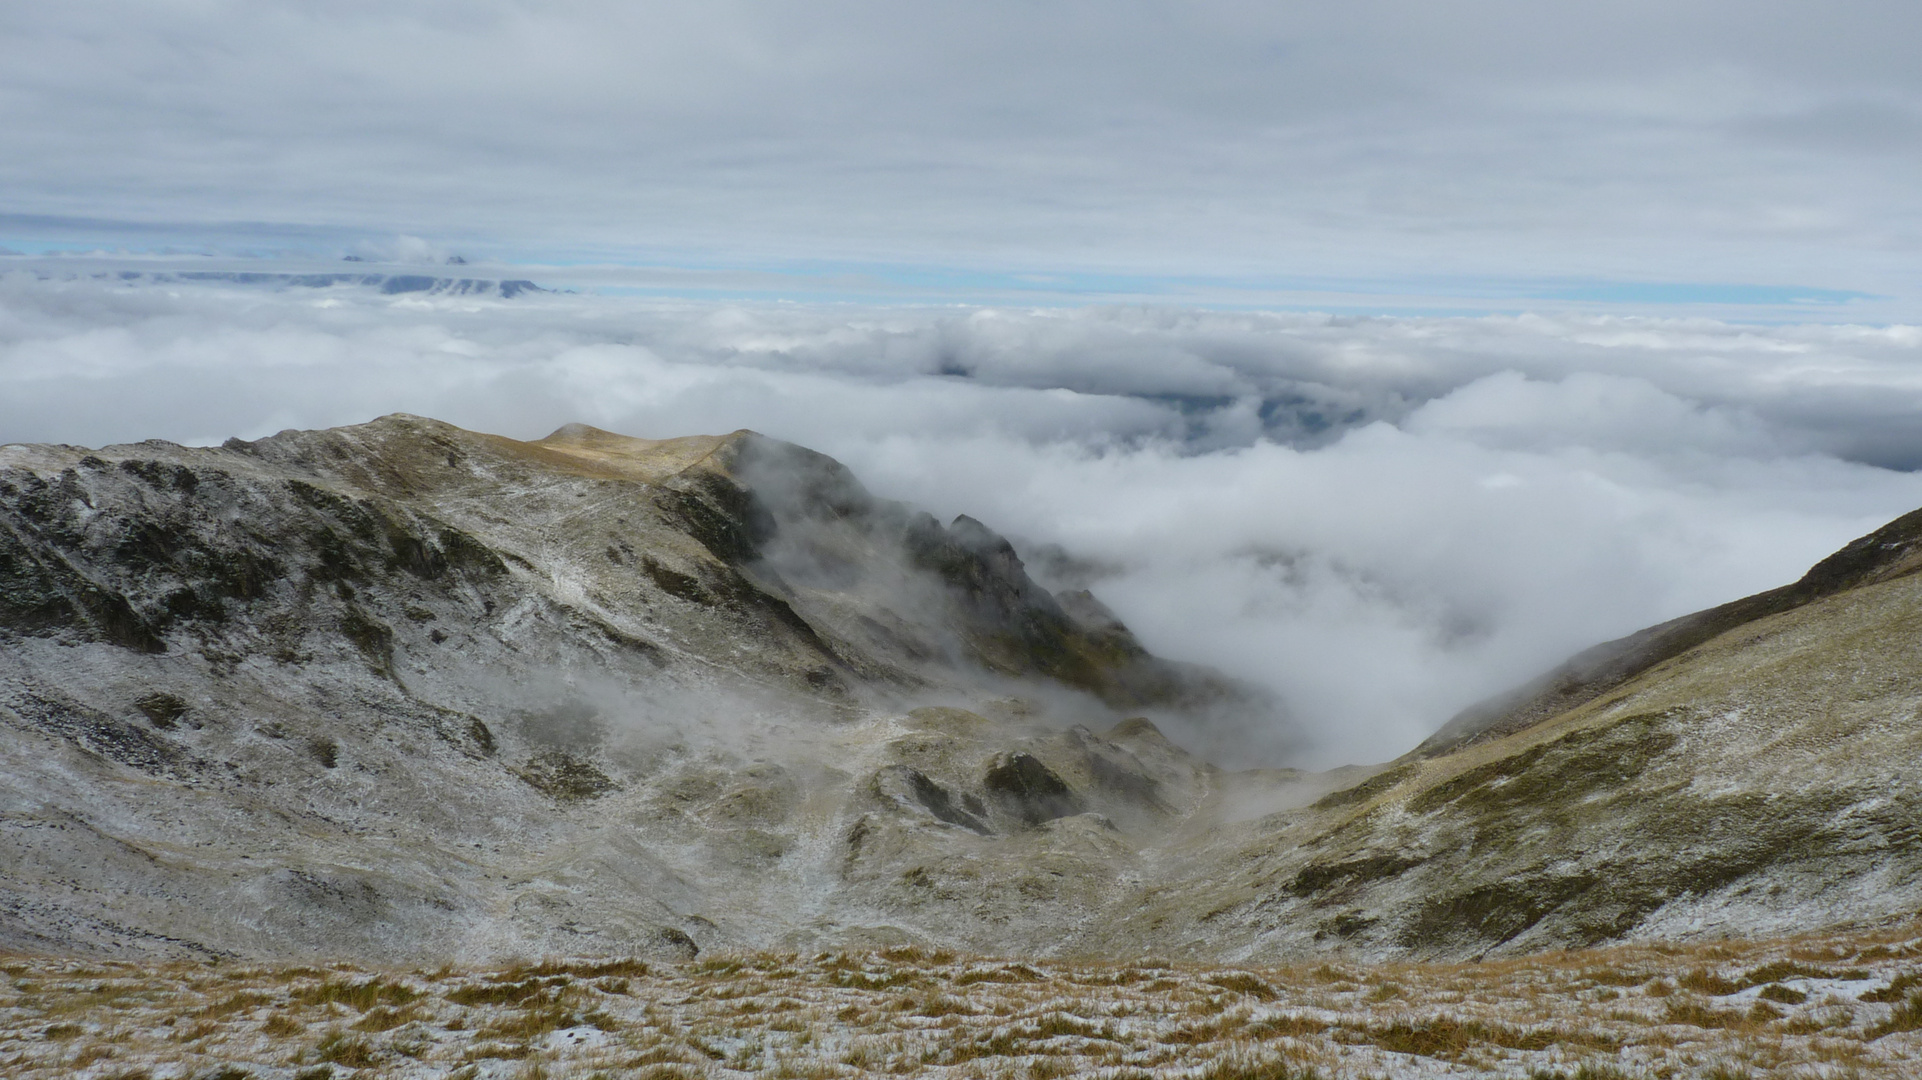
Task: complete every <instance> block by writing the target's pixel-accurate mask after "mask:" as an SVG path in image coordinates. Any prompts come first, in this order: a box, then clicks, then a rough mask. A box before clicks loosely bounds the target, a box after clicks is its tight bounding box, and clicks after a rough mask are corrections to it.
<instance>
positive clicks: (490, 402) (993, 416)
mask: <svg viewBox="0 0 1922 1080" xmlns="http://www.w3.org/2000/svg"><path fill="white" fill-rule="evenodd" d="M963 373H965V374H963ZM397 410H398V411H408V412H415V413H421V414H425V415H430V416H437V417H440V418H442V419H446V420H449V421H451V422H454V423H458V424H462V425H463V426H468V427H473V428H478V429H482V430H488V431H497V432H501V433H504V434H509V435H514V436H517V437H524V438H525V437H538V436H540V435H543V434H545V433H546V432H547V431H549V430H551V429H553V428H554V427H557V426H559V425H560V424H562V423H564V422H568V421H575V420H581V421H586V422H589V423H594V424H597V425H600V426H603V427H608V428H612V429H615V430H620V431H625V432H629V433H633V434H637V435H645V436H665V435H674V434H686V433H691V432H701V431H708V432H714V431H728V430H733V429H735V428H740V427H751V428H755V429H757V430H760V431H763V432H766V433H768V434H771V435H775V436H779V437H782V438H788V439H792V440H794V441H796V442H800V443H803V444H806V445H809V446H812V447H815V448H817V449H820V450H823V451H825V452H828V453H831V454H834V455H835V456H837V457H840V458H841V459H843V460H844V461H846V462H847V463H848V464H849V465H850V466H852V467H853V468H854V469H855V470H856V471H857V473H858V474H859V475H860V476H862V478H863V479H864V480H865V481H866V482H868V484H869V485H870V486H871V487H873V488H874V489H876V490H877V491H878V492H880V493H882V494H886V495H890V496H893V497H897V498H903V499H908V500H910V501H913V502H916V503H920V504H922V505H925V506H927V507H929V508H930V509H932V510H934V511H935V512H937V513H939V514H943V515H952V514H958V513H967V514H970V515H973V516H975V517H977V518H980V519H981V520H983V521H986V522H988V523H990V524H991V525H994V526H995V527H997V528H999V529H1001V530H1002V531H1004V532H1007V533H1008V534H1010V535H1011V536H1013V537H1014V538H1016V540H1017V542H1018V543H1019V544H1020V545H1021V547H1022V548H1023V550H1025V551H1027V552H1029V553H1035V552H1038V551H1040V550H1041V549H1042V546H1043V545H1047V544H1056V545H1060V546H1061V547H1062V548H1065V549H1066V550H1067V551H1069V552H1071V553H1073V554H1075V555H1079V556H1082V557H1084V558H1086V559H1089V560H1092V561H1093V562H1094V563H1096V564H1098V565H1101V566H1104V567H1106V568H1107V571H1106V572H1105V574H1104V576H1101V577H1099V578H1098V580H1096V581H1094V582H1093V586H1094V588H1095V590H1096V592H1097V593H1098V594H1099V595H1100V596H1101V597H1102V598H1103V599H1104V600H1106V601H1107V602H1108V603H1109V604H1110V605H1111V606H1112V607H1114V608H1115V610H1116V611H1118V612H1119V613H1120V614H1121V615H1122V616H1123V618H1124V619H1125V620H1126V621H1128V622H1129V624H1130V625H1132V626H1133V627H1134V628H1135V629H1136V631H1137V632H1138V633H1139V634H1140V635H1141V636H1142V637H1143V639H1144V640H1145V641H1147V643H1148V644H1149V645H1150V646H1151V647H1152V648H1154V649H1156V650H1157V651H1159V652H1161V653H1163V654H1165V655H1169V656H1173V657H1179V658H1183V659H1191V660H1199V661H1203V662H1207V663H1212V664H1215V665H1217V666H1219V667H1221V668H1223V669H1225V670H1228V671H1230V672H1233V673H1235V674H1237V675H1240V676H1243V677H1246V678H1250V679H1254V680H1256V681H1259V682H1262V683H1264V684H1267V685H1270V686H1273V687H1274V688H1275V689H1277V690H1278V691H1279V692H1281V693H1282V694H1283V695H1285V696H1286V697H1287V698H1288V699H1289V700H1290V701H1291V702H1292V703H1293V705H1294V707H1295V708H1296V709H1297V710H1298V712H1299V713H1300V714H1301V716H1302V717H1303V719H1304V720H1305V721H1306V722H1307V723H1308V724H1309V726H1310V728H1311V730H1312V731H1313V733H1314V734H1315V736H1316V738H1317V740H1318V747H1317V751H1316V760H1317V761H1320V762H1324V763H1325V762H1330V761H1335V760H1343V759H1372V760H1378V759H1381V758H1385V757H1390V756H1393V755H1395V754H1397V753H1400V752H1401V751H1403V750H1405V749H1407V748H1408V747H1410V746H1412V745H1413V744H1414V743H1415V742H1416V741H1418V740H1419V739H1420V738H1421V737H1422V736H1424V735H1425V734H1427V733H1428V732H1429V731H1431V730H1433V728H1434V727H1436V726H1437V725H1439V724H1440V723H1441V722H1442V721H1443V720H1444V719H1446V718H1447V716H1448V715H1449V714H1450V713H1452V712H1453V711H1454V710H1455V709H1457V708H1459V707H1460V706H1462V705H1465V704H1467V703H1469V702H1470V701H1472V700H1475V699H1477V698H1479V697H1481V696H1483V695H1486V694H1489V693H1492V692H1495V691H1497V690H1500V689H1503V688H1505V687H1506V686H1508V685H1511V684H1513V683H1515V682H1518V681H1520V680H1521V679H1524V678H1526V677H1528V676H1530V675H1532V674H1535V673H1536V672H1538V671H1539V670H1541V669H1543V668H1545V667H1547V666H1548V665H1550V664H1552V663H1555V662H1557V661H1559V660H1560V659H1561V658H1563V657H1564V656H1566V655H1567V654H1568V653H1570V652H1572V651H1574V650H1576V649H1578V648H1581V647H1583V646H1585V645H1587V644H1590V643H1592V642H1594V641H1597V640H1600V639H1602V638H1606V637H1610V636H1614V635H1618V634H1622V633H1626V632H1629V631H1632V630H1634V629H1637V628H1639V627H1641V626H1644V625H1648V624H1650V623H1653V622H1655V621H1658V620H1661V619H1665V618H1669V617H1672V616H1674V615H1678V614H1681V613H1684V612H1686V611H1690V610H1694V609H1697V608H1701V607H1705V606H1708V605H1710V604H1714V603H1718V602H1720V601H1723V600H1727V599H1731V598H1733V597H1735V596H1738V595H1742V594H1745V593H1748V592H1752V591H1755V590H1758V589H1762V588H1766V587H1770V586H1773V585H1776V584H1780V583H1782V582H1785V581H1788V580H1790V579H1792V578H1794V577H1795V576H1797V575H1799V574H1800V573H1801V572H1802V570H1804V569H1805V568H1806V567H1807V566H1808V565H1809V564H1810V563H1811V562H1813V561H1814V560H1815V559H1817V558H1819V557H1821V556H1823V555H1825V554H1827V553H1828V552H1829V551H1831V550H1833V549H1834V548H1836V547H1838V546H1840V545H1841V544H1842V543H1844V542H1846V541H1847V540H1849V539H1851V538H1853V537H1855V536H1857V535H1860V534H1861V533H1863V532H1866V531H1868V530H1869V529H1871V528H1873V527H1874V526H1876V525H1878V524H1880V523H1881V522H1882V521H1884V520H1886V519H1888V518H1890V517H1893V516H1895V515H1896V514H1898V513H1901V512H1905V511H1907V510H1910V509H1913V508H1915V507H1917V506H1922V476H1918V475H1917V474H1915V473H1910V472H1900V471H1895V470H1892V469H1889V468H1886V467H1883V466H1884V465H1886V464H1890V463H1896V464H1902V465H1905V466H1909V467H1914V466H1916V465H1918V464H1922V429H1918V427H1917V426H1916V425H1915V424H1914V422H1913V418H1914V417H1915V416H1917V415H1922V333H1919V332H1918V331H1917V330H1916V329H1915V328H1911V327H1892V328H1861V327H1846V326H1845V327H1830V326H1786V327H1753V326H1735V325H1727V324H1720V323H1712V322H1706V321H1701V320H1690V321H1662V320H1650V319H1627V318H1558V319H1549V318H1542V317H1534V316H1530V317H1522V318H1489V319H1385V318H1371V319H1355V318H1331V317H1326V316H1312V315H1258V314H1236V313H1209V312H1195V311H1177V310H1153V309H1134V308H1131V309H1115V310H1077V311H1007V310H1001V311H988V310H976V311H955V310H952V309H948V310H931V311H906V310H860V309H853V308H845V307H814V308H809V307H795V306H766V307H742V306H727V305H694V304H668V303H644V302H639V301H618V300H608V299H597V298H593V297H578V296H556V295H545V296H538V297H523V298H520V299H518V300H515V301H511V302H501V301H496V300H479V299H471V298H426V299H422V298H419V297H413V298H394V297H382V296H379V295H378V294H377V293H375V292H374V291H372V290H366V289H326V290H312V289H289V290H284V291H278V292H275V291H266V290H260V289H241V288H222V287H214V286H190V285H142V286H125V285H119V284H106V283H101V282H94V281H38V280H34V279H30V278H28V277H25V276H23V275H14V276H11V277H8V278H6V279H4V280H0V440H4V441H56V442H69V443H80V444H89V445H98V444H101V443H106V442H122V441H133V440H138V439H143V438H149V437H165V438H171V439H175V440H177V441H186V442H200V443H211V442H218V441H220V440H221V439H224V438H225V437H226V436H228V435H231V434H239V435H242V436H247V437H254V436H259V435H262V434H266V433H269V432H271V431H273V430H277V429H279V428H281V427H286V426H299V427H320V426H329V425H334V424H343V423H355V422H360V421H364V420H367V419H370V418H372V417H373V416H376V415H379V414H382V413H386V412H391V411H397ZM1223 738H1227V739H1229V740H1230V742H1229V743H1217V744H1215V745H1214V746H1212V747H1211V749H1213V750H1215V751H1216V752H1222V751H1223V750H1224V748H1225V747H1227V746H1229V745H1230V744H1232V746H1233V747H1234V748H1235V750H1236V752H1237V753H1242V754H1245V753H1247V752H1251V748H1252V752H1257V753H1258V752H1259V751H1260V749H1261V748H1262V747H1263V746H1264V745H1272V741H1269V742H1265V741H1264V738H1263V733H1261V732H1235V733H1229V734H1228V735H1224V736H1223Z"/></svg>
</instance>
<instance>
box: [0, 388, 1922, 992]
mask: <svg viewBox="0 0 1922 1080" xmlns="http://www.w3.org/2000/svg"><path fill="white" fill-rule="evenodd" d="M1907 520H1909V519H1904V521H1907ZM1901 525H1902V523H1901V522H1898V523H1897V526H1891V529H1894V530H1895V531H1894V532H1890V531H1889V530H1884V531H1883V532H1882V533H1878V534H1877V535H1876V537H1871V538H1867V539H1866V540H1865V541H1864V542H1861V543H1858V544H1857V545H1852V547H1851V548H1850V549H1849V550H1848V551H1845V552H1844V553H1843V555H1842V556H1838V560H1840V561H1839V562H1838V561H1837V560H1831V561H1830V562H1829V563H1825V564H1823V565H1824V566H1825V567H1829V568H1830V570H1832V571H1833V572H1829V571H1822V568H1820V567H1818V571H1822V572H1820V573H1812V574H1811V578H1810V579H1805V582H1804V585H1807V583H1808V582H1809V581H1814V582H1815V584H1813V585H1808V587H1806V588H1805V587H1803V585H1798V586H1795V587H1791V589H1792V590H1793V591H1792V592H1791V593H1789V594H1785V595H1787V596H1788V597H1789V599H1790V600H1793V601H1794V602H1793V603H1789V602H1786V601H1783V600H1782V598H1781V597H1779V596H1776V594H1763V596H1764V598H1751V600H1750V601H1744V602H1738V605H1731V606H1730V607H1729V608H1724V609H1716V612H1710V613H1704V615H1703V616H1697V617H1692V618H1693V619H1694V620H1695V621H1694V622H1690V621H1689V620H1683V621H1681V622H1680V623H1676V624H1669V625H1668V626H1667V627H1663V628H1656V629H1655V630H1654V631H1650V632H1646V633H1645V634H1644V635H1640V636H1638V637H1637V638H1634V639H1630V641H1631V642H1640V643H1642V644H1637V645H1633V646H1631V647H1628V648H1626V649H1623V648H1617V649H1615V651H1614V652H1613V653H1611V654H1610V655H1611V656H1613V657H1615V658H1616V659H1614V660H1609V661H1608V662H1607V663H1606V664H1604V665H1603V666H1604V667H1605V668H1606V671H1605V672H1604V673H1603V675H1600V676H1596V675H1594V674H1593V672H1590V674H1587V675H1578V676H1577V677H1574V678H1573V681H1571V679H1570V678H1567V677H1563V676H1557V677H1556V678H1557V679H1559V680H1560V681H1559V682H1555V687H1556V689H1554V690H1553V693H1556V694H1561V695H1562V696H1561V697H1555V698H1553V700H1549V699H1547V698H1541V697H1540V695H1539V694H1538V695H1537V697H1536V698H1531V699H1529V700H1530V701H1531V702H1533V704H1525V707H1522V708H1521V709H1520V711H1516V710H1515V709H1512V708H1511V709H1510V710H1509V711H1508V712H1506V713H1503V714H1502V716H1501V717H1499V718H1497V720H1496V721H1494V722H1490V723H1481V722H1480V721H1479V720H1478V721H1475V722H1473V723H1470V722H1463V723H1461V724H1458V725H1456V726H1455V727H1454V728H1453V729H1451V730H1450V732H1449V733H1447V734H1446V735H1445V737H1443V738H1441V739H1440V740H1438V741H1437V742H1435V743H1432V744H1430V745H1428V746H1427V747H1425V748H1423V749H1422V750H1420V751H1418V752H1417V753H1415V754H1411V755H1410V756H1409V757H1407V758H1405V759H1402V760H1400V761H1397V762H1393V763H1390V764H1389V765H1388V766H1377V767H1370V768H1360V769H1353V768H1351V769H1343V770H1336V771H1335V772H1333V773H1325V774H1304V773H1300V772H1297V771H1294V770H1253V771H1243V772H1225V771H1223V770H1221V769H1218V768H1216V767H1214V766H1212V765H1209V764H1208V763H1206V762H1203V761H1200V760H1197V759H1196V758H1194V757H1192V756H1190V755H1189V754H1187V753H1185V752H1183V751H1182V750H1181V748H1180V747H1179V746H1178V745H1176V743H1175V742H1173V741H1171V740H1170V739H1168V738H1167V737H1166V736H1164V735H1163V728H1164V727H1167V729H1168V730H1182V729H1181V728H1178V727H1174V726H1169V725H1190V727H1189V728H1188V729H1189V730H1192V725H1196V724H1205V723H1206V722H1207V718H1208V717H1209V716H1211V715H1214V716H1219V715H1223V714H1226V715H1229V716H1233V717H1235V718H1236V719H1237V720H1238V721H1240V722H1244V723H1247V722H1256V723H1259V722H1267V723H1285V722H1286V720H1285V717H1283V716H1281V714H1280V713H1279V710H1278V709H1277V707H1276V705H1275V703H1274V702H1273V701H1271V700H1269V699H1268V698H1266V697H1265V696H1264V695H1262V694H1260V693H1258V692H1255V691H1252V690H1250V689H1248V688H1246V687H1243V686H1240V685H1237V684H1235V683H1234V682H1232V681H1230V680H1228V679H1226V678H1225V677H1223V676H1221V675H1219V674H1216V673H1213V672H1210V671H1207V670H1205V669H1200V668H1195V667H1192V666H1187V665H1181V664H1175V663H1171V662H1168V661H1165V660H1161V659H1159V658H1156V657H1153V656H1151V655H1149V654H1148V653H1147V652H1146V651H1145V650H1144V649H1143V648H1142V647H1141V646H1140V644H1139V643H1138V642H1137V641H1136V640H1135V639H1134V637H1133V635H1132V634H1130V633H1129V632H1128V630H1127V628H1126V627H1125V626H1123V625H1122V624H1121V623H1120V622H1119V621H1118V620H1117V619H1115V618H1114V616H1113V614H1112V613H1111V612H1109V611H1108V610H1107V609H1106V608H1104V607H1102V606H1101V604H1100V602H1099V600H1097V599H1096V598H1094V597H1093V596H1090V595H1088V594H1086V593H1069V594H1063V595H1061V596H1053V595H1050V594H1049V593H1048V592H1047V591H1046V590H1045V589H1043V588H1041V587H1040V586H1039V585H1038V584H1036V583H1035V581H1034V580H1033V579H1032V578H1030V577H1029V575H1028V574H1027V572H1026V568H1025V567H1024V565H1023V563H1022V560H1021V559H1020V557H1019V555H1018V553H1017V552H1016V551H1015V549H1014V548H1013V546H1012V545H1010V544H1009V543H1008V541H1006V540H1005V539H1003V538H1002V537H1000V536H998V535H996V534H995V533H994V532H993V531H991V530H990V529H988V528H987V527H986V526H984V525H982V524H981V523H979V522H975V521H973V520H972V519H968V518H961V519H957V520H956V521H954V522H952V523H949V524H947V525H943V524H941V523H940V522H938V521H936V520H935V519H933V518H931V517H929V516H927V515H925V514H922V513H919V512H917V511H915V510H914V509H913V508H911V507H908V506H905V505H902V504H899V503H894V502H890V501H888V500H883V499H878V498H876V497H874V496H873V495H871V494H870V493H868V492H867V491H866V490H865V489H864V488H863V487H862V486H861V485H860V483H859V482H858V481H857V480H856V479H855V478H854V477H853V476H852V475H851V474H850V473H849V472H848V471H847V470H846V469H845V468H843V467H842V466H841V465H839V464H838V463H836V462H834V461H833V460H831V459H829V458H826V457H823V456H822V455H819V454H815V453H813V452H811V451H807V450H804V449H802V448H800V447H795V446H790V445H788V444H785V443H780V442H777V441H774V440H770V439H765V438H763V437H760V436H757V435H754V434H752V433H748V432H737V433H735V434H733V435H729V436H716V437H709V436H703V437H693V438H682V439H669V440H661V441H649V440H640V439H630V438H626V437H623V436H618V435H612V434H609V433H607V432H601V431H596V430H594V429H591V428H583V427H567V428H563V429H561V430H560V431H558V432H556V433H554V434H553V435H552V436H549V437H548V438H546V439H543V440H540V441H538V442H531V443H522V442H516V441H513V440H509V439H503V438H498V437H494V436H488V435H480V434H475V433H472V432H467V431H462V430H460V429H457V428H453V427H450V426H448V425H445V424H440V423H436V422H434V421H429V420H423V419H419V418H415V417H406V416H394V417H388V418H385V419H383V420H379V421H376V422H374V423H371V424H367V425H363V426H360V427H353V428H342V429H337V430H332V431H318V432H283V433H281V434H280V435H276V436H273V437H271V438H267V439H262V440H259V441H257V442H252V443H248V442H240V441H230V442H229V443H227V444H226V445H225V446H223V447H220V448H217V449H194V448H186V447H180V446H174V445H171V444H166V443H142V444H137V445H128V446H115V447H107V448H104V449H101V450H97V451H88V450H84V449H80V448H73V447H58V446H9V447H4V448H0V949H15V950H27V951H41V952H59V953H95V954H106V955H150V956H180V955H194V954H220V955H233V956H246V957H260V958H277V959H289V958H300V957H312V958H346V959H357V960H362V961H375V962H408V963H414V962H420V963H427V962H439V961H483V960H487V959H494V958H501V957H507V956H526V955H537V954H563V953H564V954H572V955H592V954H609V953H623V954H632V953H639V954H657V955H665V956H686V955H692V954H694V953H695V952H697V951H699V950H703V949H711V948H716V947H721V948H726V947H782V948H812V947H816V946H823V945H833V944H847V945H882V944H892V943H900V942H929V943H940V944H946V945H951V946H956V947H960V948H964V949H969V950H976V951H982V952H1001V953H1031V954H1060V953H1107V954H1118V955H1134V954H1141V953H1146V952H1152V953H1156V954H1159V955H1162V956H1168V957H1192V958H1196V959H1215V960H1221V959H1261V958H1276V957H1282V956H1292V955H1299V954H1302V953H1306V952H1313V951H1316V950H1328V949H1338V950H1343V951H1346V952H1350V953H1356V954H1361V955H1369V956H1382V957H1388V956H1411V955H1413V956H1432V957H1463V956H1473V955H1478V954H1481V953H1483V952H1487V951H1491V950H1494V951H1500V950H1509V951H1516V950H1522V949H1529V948H1539V947H1550V946H1558V945H1567V944H1585V943H1592V942H1598V941H1606V940H1613V939H1617V938H1624V937H1635V936H1687V935H1697V934H1717V933H1728V932H1743V931H1746V930H1755V929H1766V930H1771V931H1779V930H1786V929H1801V928H1807V927H1812V926H1816V925H1821V924H1825V923H1830V922H1837V921H1846V920H1860V919H1875V918H1880V917H1884V916H1887V915H1890V914H1893V913H1897V912H1902V911H1913V910H1914V909H1915V907H1916V906H1917V904H1918V903H1922V790H1918V787H1917V784H1918V781H1917V779H1916V778H1915V775H1914V770H1913V769H1912V767H1911V766H1912V764H1913V762H1914V761H1916V760H1917V759H1918V757H1919V756H1922V721H1919V720H1918V708H1919V703H1922V674H1918V673H1922V655H1916V650H1917V649H1918V648H1922V645H1919V644H1918V642H1922V633H1918V632H1917V631H1918V630H1922V614H1918V613H1919V612H1922V584H1918V583H1919V582H1922V576H1918V575H1913V574H1911V573H1909V572H1908V571H1909V570H1910V569H1912V568H1913V564H1914V563H1915V560H1914V559H1913V558H1911V557H1910V554H1909V553H1908V552H1909V548H1908V547H1906V546H1904V545H1906V544H1908V540H1907V539H1906V538H1907V537H1908V536H1909V533H1908V532H1904V531H1902V529H1901V528H1898V526H1901ZM1911 531H1913V530H1911ZM1878 537H1879V538H1880V539H1878ZM1858 549H1859V550H1858ZM1898 549H1899V550H1898ZM1851 553H1853V554H1851ZM1844 564H1846V565H1844ZM1778 592H1779V591H1778ZM1770 597H1773V599H1765V598H1770ZM1741 604H1746V605H1748V606H1746V607H1741V606H1739V605H1741ZM1730 610H1736V614H1738V615H1741V616H1743V617H1742V618H1734V617H1732V616H1729V615H1728V614H1727V613H1728V612H1729V611H1730ZM1717 612H1720V613H1721V614H1717ZM1678 626H1680V627H1683V630H1682V631H1677V630H1676V629H1675V628H1676V627H1678ZM1678 633H1679V634H1680V636H1677V634H1678ZM1649 642H1654V643H1655V644H1654V645H1649V644H1648V643H1649ZM1622 657H1629V658H1630V659H1629V660H1623V659H1621V658H1622ZM1651 658H1653V659H1651ZM1631 661H1632V662H1631ZM1583 663H1586V661H1584V662H1583ZM1610 665H1612V666H1610ZM1590 667H1591V668H1593V667H1594V665H1590ZM1571 670H1573V669H1571ZM1582 670H1583V671H1589V668H1583V669H1582ZM1594 670H1596V671H1601V670H1602V668H1595V669H1594ZM1583 679H1586V680H1587V681H1586V682H1583V681H1581V680H1583ZM1551 681H1553V680H1551ZM1577 684H1579V685H1577ZM1571 687H1572V689H1571ZM1516 700H1518V701H1519V700H1521V699H1520V698H1517V699H1516ZM1543 701H1547V702H1548V703H1547V704H1543V703H1542V702H1543ZM1124 717H1128V719H1123V718H1124ZM1156 719H1159V720H1160V721H1162V723H1161V724H1157V723H1156V722H1155V721H1156Z"/></svg>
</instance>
